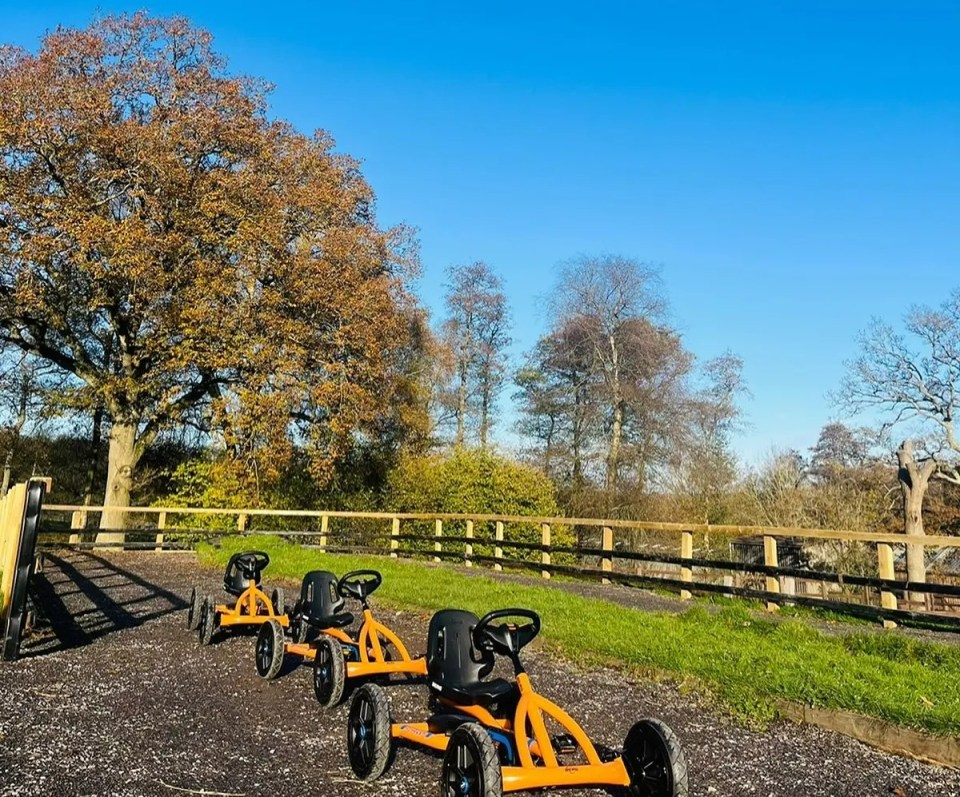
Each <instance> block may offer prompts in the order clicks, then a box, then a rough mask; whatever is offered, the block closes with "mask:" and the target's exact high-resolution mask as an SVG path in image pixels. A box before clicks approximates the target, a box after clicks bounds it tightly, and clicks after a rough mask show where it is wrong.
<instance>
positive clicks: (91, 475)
mask: <svg viewBox="0 0 960 797" xmlns="http://www.w3.org/2000/svg"><path fill="white" fill-rule="evenodd" d="M102 440H103V406H102V405H100V406H98V407H97V408H96V410H94V412H93V429H92V430H91V432H90V453H89V460H88V462H87V486H86V492H85V494H84V496H83V505H84V506H90V505H91V504H92V503H93V488H94V486H95V485H96V482H97V465H98V464H99V462H100V443H101V442H102Z"/></svg>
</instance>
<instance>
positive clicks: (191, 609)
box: [187, 587, 203, 631]
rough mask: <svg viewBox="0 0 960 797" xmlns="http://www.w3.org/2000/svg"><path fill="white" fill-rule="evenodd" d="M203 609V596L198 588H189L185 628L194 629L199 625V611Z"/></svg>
mask: <svg viewBox="0 0 960 797" xmlns="http://www.w3.org/2000/svg"><path fill="white" fill-rule="evenodd" d="M202 609H203V596H202V595H201V594H200V589H199V588H198V587H194V588H193V589H192V590H190V605H189V606H188V607H187V630H188V631H196V630H197V628H198V627H199V626H200V612H201V611H202Z"/></svg>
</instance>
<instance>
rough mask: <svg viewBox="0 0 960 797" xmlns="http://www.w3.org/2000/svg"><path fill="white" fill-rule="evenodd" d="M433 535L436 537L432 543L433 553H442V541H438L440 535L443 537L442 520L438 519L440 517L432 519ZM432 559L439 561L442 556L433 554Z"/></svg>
mask: <svg viewBox="0 0 960 797" xmlns="http://www.w3.org/2000/svg"><path fill="white" fill-rule="evenodd" d="M433 536H434V537H436V538H437V541H436V542H435V543H434V544H433V550H434V553H437V554H439V553H442V552H443V543H442V542H440V540H441V539H442V537H443V521H442V520H440V518H437V519H436V520H435V521H434V525H433ZM433 561H434V562H440V561H442V557H440V556H434V557H433Z"/></svg>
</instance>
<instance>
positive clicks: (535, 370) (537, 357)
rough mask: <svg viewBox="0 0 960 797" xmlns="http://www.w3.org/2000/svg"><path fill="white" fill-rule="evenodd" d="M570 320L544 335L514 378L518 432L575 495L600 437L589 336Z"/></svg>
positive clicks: (553, 475)
mask: <svg viewBox="0 0 960 797" xmlns="http://www.w3.org/2000/svg"><path fill="white" fill-rule="evenodd" d="M582 320H583V319H577V318H575V319H570V320H568V321H567V322H566V323H563V324H562V326H560V327H559V328H557V329H555V330H554V331H553V332H551V333H550V334H548V335H545V336H544V337H542V338H541V339H540V341H539V342H538V343H537V345H536V347H535V348H534V350H533V351H532V352H531V353H530V355H529V356H528V357H527V362H526V364H525V365H524V367H523V368H521V369H520V370H519V371H518V372H517V374H516V375H515V377H514V381H515V383H516V385H517V387H518V390H517V392H516V393H515V394H514V399H515V400H516V401H517V402H518V403H519V408H520V413H521V416H520V420H519V421H518V424H517V428H518V431H519V432H520V433H521V435H523V436H524V437H526V438H527V439H531V440H533V442H534V445H533V447H532V453H534V454H535V456H536V457H537V458H538V459H539V460H540V466H541V468H542V469H543V471H544V472H545V473H547V474H548V475H549V476H550V477H551V478H553V479H554V480H555V481H557V482H559V483H560V484H562V485H565V486H569V488H570V489H571V491H572V492H573V493H574V494H578V493H579V492H580V491H581V490H582V488H583V486H584V482H585V480H586V475H585V474H586V470H587V468H588V466H589V461H590V459H591V452H592V450H593V449H594V448H595V442H596V438H597V434H598V432H599V431H600V428H599V423H598V422H599V419H600V413H599V412H598V398H599V397H598V396H597V390H598V387H599V384H600V383H599V381H598V379H597V375H596V373H595V371H594V367H593V344H592V340H591V336H590V335H589V334H588V331H587V330H586V329H585V327H584V325H583V324H582V323H581V322H582Z"/></svg>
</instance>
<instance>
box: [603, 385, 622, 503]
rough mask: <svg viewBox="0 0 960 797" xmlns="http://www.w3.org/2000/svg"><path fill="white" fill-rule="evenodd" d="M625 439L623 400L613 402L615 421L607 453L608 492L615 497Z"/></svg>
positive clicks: (611, 426) (611, 429) (611, 428)
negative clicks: (622, 445) (621, 448)
mask: <svg viewBox="0 0 960 797" xmlns="http://www.w3.org/2000/svg"><path fill="white" fill-rule="evenodd" d="M622 439H623V402H622V401H620V400H619V399H617V400H616V401H615V402H614V404H613V422H612V423H611V424H610V451H609V453H608V455H607V493H608V494H609V497H610V498H611V499H612V498H613V493H615V492H616V489H617V485H618V483H619V481H620V441H621V440H622Z"/></svg>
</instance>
